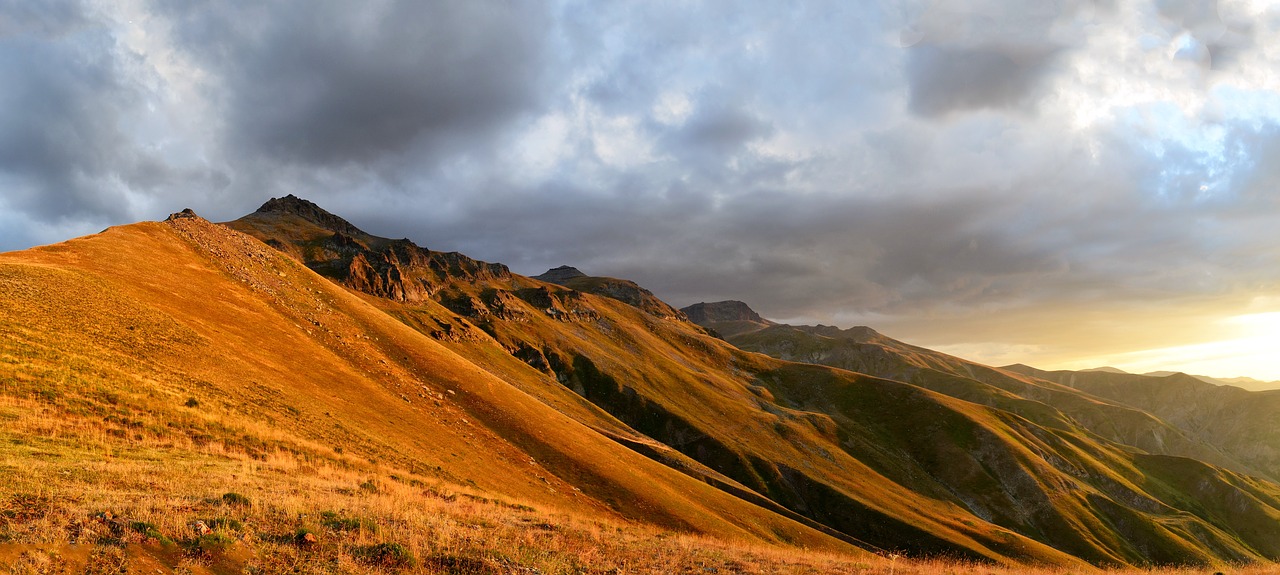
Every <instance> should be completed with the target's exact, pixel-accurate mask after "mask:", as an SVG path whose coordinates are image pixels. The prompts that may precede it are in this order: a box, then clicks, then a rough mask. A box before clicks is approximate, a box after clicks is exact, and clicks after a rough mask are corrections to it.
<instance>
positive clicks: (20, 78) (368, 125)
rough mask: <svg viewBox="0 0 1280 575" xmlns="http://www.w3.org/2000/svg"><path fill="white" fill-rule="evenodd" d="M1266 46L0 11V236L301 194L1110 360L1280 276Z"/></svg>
mask: <svg viewBox="0 0 1280 575" xmlns="http://www.w3.org/2000/svg"><path fill="white" fill-rule="evenodd" d="M1278 45H1280V12H1277V11H1276V10H1274V9H1271V8H1269V7H1267V6H1264V5H1262V4H1260V3H1253V2H1246V1H1243V0H1239V1H1236V0H1220V1H1218V2H1212V1H1205V0H1161V1H1159V2H1154V3H1128V2H1103V1H1089V0H1063V1H1060V2H1014V1H1012V0H963V1H962V0H936V1H934V0H929V1H925V0H922V1H913V2H893V3H889V2H882V3H874V2H873V3H849V2H808V3H804V4H802V5H787V4H783V3H770V2H758V3H739V4H734V5H728V4H723V3H716V2H690V3H678V4H668V3H599V2H582V1H578V0H563V1H560V2H552V3H496V4H495V3H468V2H434V3H417V2H408V1H399V0H377V1H374V2H369V3H361V4H352V3H348V2H338V1H336V0H333V1H319V2H304V1H302V0H279V1H275V2H249V1H233V2H179V1H177V0H120V1H118V2H102V3H90V4H82V3H79V2H71V1H58V2H45V3H23V2H12V1H5V0H0V104H3V106H0V128H2V129H0V186H3V187H2V188H0V189H2V190H3V191H0V205H3V209H4V214H5V215H4V217H3V218H2V219H3V220H4V221H3V222H0V223H2V224H3V227H4V231H3V233H0V246H2V247H3V248H6V249H7V248H18V247H24V246H25V245H29V244H31V243H34V242H42V241H53V240H56V239H59V237H60V236H57V235H55V232H56V233H57V234H65V235H72V234H73V233H77V232H78V233H86V232H92V231H97V229H100V228H101V227H102V226H103V225H105V224H108V223H126V222H129V221H133V220H136V219H140V218H142V217H149V218H158V217H163V216H164V214H167V213H168V212H171V211H175V210H177V209H180V208H182V207H188V206H190V207H193V208H195V209H196V210H197V211H199V212H201V213H202V214H205V215H207V216H209V217H213V218H215V219H218V218H228V219H229V218H234V217H237V216H239V215H241V214H243V213H247V212H249V211H251V210H253V209H254V208H256V207H257V206H258V205H259V204H261V202H262V201H264V200H265V199H266V197H268V196H273V195H274V196H279V195H283V194H286V193H295V194H298V195H301V196H304V197H308V198H309V199H312V200H314V201H316V202H318V203H320V204H321V205H322V206H325V207H326V208H328V209H330V210H332V211H334V212H337V213H339V214H341V215H343V216H344V217H346V218H348V219H349V220H351V221H353V222H354V223H356V224H357V225H359V226H361V227H364V228H366V229H368V230H369V231H371V232H374V233H379V234H382V235H388V236H395V237H409V238H412V239H414V240H415V241H418V242H420V243H423V244H425V245H427V246H428V247H432V248H436V249H443V250H459V251H463V252H464V253H468V254H469V255H472V256H474V257H478V258H482V259H486V260H490V261H501V262H503V263H507V264H509V265H511V266H512V267H513V268H515V269H516V270H517V271H522V272H527V273H531V274H533V273H539V272H541V271H543V270H544V269H546V268H548V267H552V266H555V265H560V264H571V265H576V266H579V267H581V268H582V269H584V270H586V271H587V272H588V273H598V274H604V275H613V276H619V277H627V278H630V279H634V280H637V281H639V282H640V283H642V284H644V285H646V287H649V288H651V289H653V290H654V291H655V292H657V293H658V295H660V296H662V297H665V298H667V299H669V300H671V302H672V303H676V304H687V303H693V302H696V301H699V300H712V299H722V298H735V299H743V300H746V301H749V302H751V303H752V305H754V306H756V307H757V308H758V309H759V311H761V312H763V313H765V315H767V316H770V317H774V318H778V319H788V318H790V319H797V318H798V319H804V318H808V319H810V320H816V321H827V322H838V323H842V324H848V323H874V324H876V325H877V326H889V327H891V328H901V329H903V330H904V331H903V332H900V333H895V334H894V335H900V336H902V337H907V338H909V339H910V338H913V337H918V338H925V339H927V338H929V337H933V336H938V337H942V336H943V335H945V337H946V338H950V339H947V340H946V341H941V340H939V339H937V338H936V337H935V338H933V339H929V340H928V341H929V342H930V343H953V344H956V345H960V344H972V345H971V346H970V348H972V349H980V348H981V349H989V350H996V349H1015V350H1029V349H1034V350H1039V351H1038V352H1037V353H1043V354H1052V353H1055V351H1054V350H1055V349H1061V348H1062V346H1065V345H1066V344H1065V343H1063V341H1065V340H1057V343H1055V340H1054V339H1053V337H1052V336H1053V334H1055V333H1058V332H1064V329H1065V328H1062V327H1061V325H1062V324H1063V323H1066V322H1070V321H1075V320H1076V319H1079V318H1087V323H1088V324H1089V326H1090V327H1089V328H1087V329H1086V328H1084V327H1080V328H1073V329H1072V330H1066V331H1069V332H1070V333H1069V336H1070V337H1071V338H1075V340H1074V341H1077V342H1079V341H1085V340H1088V341H1109V342H1115V341H1123V338H1119V339H1117V338H1112V339H1108V338H1105V337H1102V336H1100V335H1096V334H1093V335H1091V334H1090V329H1094V330H1095V331H1096V332H1097V333H1099V334H1100V333H1103V332H1106V333H1112V334H1120V333H1122V334H1123V335H1124V336H1125V337H1127V338H1128V339H1131V340H1134V341H1136V340H1137V339H1140V334H1137V333H1136V332H1132V331H1125V330H1123V329H1121V328H1118V327H1117V325H1118V324H1119V323H1123V322H1120V321H1119V320H1114V319H1111V318H1113V317H1121V316H1123V317H1132V318H1136V319H1134V321H1142V322H1154V323H1152V325H1160V326H1164V327H1167V328H1169V329H1163V330H1162V331H1165V332H1170V333H1172V331H1174V330H1173V329H1172V327H1171V326H1173V324H1169V323H1165V324H1161V323H1159V321H1158V318H1159V317H1161V315H1160V314H1161V313H1165V314H1166V315H1169V314H1173V315H1177V314H1175V313H1174V312H1175V311H1176V310H1177V309H1181V307H1180V306H1185V305H1189V304H1188V303H1187V302H1196V304H1195V307H1196V310H1197V313H1196V314H1192V315H1188V316H1186V319H1185V320H1180V321H1181V323H1178V324H1177V325H1178V326H1180V328H1184V327H1186V326H1188V325H1192V324H1193V323H1194V322H1195V321H1198V318H1203V317H1206V315H1205V314H1208V313H1209V312H1208V311H1207V310H1208V309H1209V307H1210V305H1209V303H1205V302H1218V303H1215V304H1214V305H1219V304H1221V305H1226V304H1225V303H1222V302H1228V301H1234V300H1243V299H1247V298H1249V297H1251V296H1252V295H1253V294H1256V293H1259V292H1260V291H1265V290H1267V289H1272V288H1274V287H1277V286H1280V272H1275V271H1272V270H1280V254H1277V253H1276V252H1275V250H1274V249H1272V248H1271V247H1270V246H1269V245H1268V241H1267V238H1269V237H1270V234H1269V231H1270V230H1271V229H1274V226H1275V225H1276V224H1277V223H1280V222H1277V219H1278V217H1280V211H1278V210H1277V205H1276V200H1275V197H1276V196H1275V194H1273V193H1271V190H1273V189H1274V188H1275V185H1276V182H1277V181H1280V172H1277V170H1275V169H1274V168H1273V166H1275V165H1277V163H1276V162H1275V161H1274V160H1275V157H1276V155H1277V153H1280V152H1278V151H1277V150H1280V144H1278V143H1277V142H1278V141H1280V139H1278V138H1277V136H1276V134H1277V128H1276V126H1280V96H1277V95H1276V94H1280V78H1277V77H1276V76H1275V75H1274V74H1271V73H1270V72H1269V70H1272V69H1274V67H1275V65H1276V62H1277V61H1278V60H1280V51H1277V50H1276V49H1275V48H1274V47H1275V46H1278ZM1233 298H1234V300H1233ZM1064 310H1065V311H1064ZM1089 310H1094V311H1093V312H1090V311H1089ZM1134 310H1141V311H1134ZM1180 317H1181V316H1180ZM1082 321H1083V320H1082ZM1055 326H1056V327H1055ZM1064 333H1065V332H1064ZM931 334H932V335H931ZM939 334H942V335H939ZM1063 337H1067V336H1063ZM1166 343H1168V342H1166ZM1174 343H1176V342H1174ZM1170 345H1173V344H1172V343H1170ZM975 346H976V347H975ZM1055 346H1056V347H1055ZM956 349H960V348H956ZM1076 349H1083V348H1079V347H1078V348H1076ZM1045 356H1046V357H1047V356H1048V355H1045Z"/></svg>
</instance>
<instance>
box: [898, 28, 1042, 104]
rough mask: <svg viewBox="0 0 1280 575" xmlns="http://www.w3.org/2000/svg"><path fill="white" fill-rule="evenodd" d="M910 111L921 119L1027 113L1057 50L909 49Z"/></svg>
mask: <svg viewBox="0 0 1280 575" xmlns="http://www.w3.org/2000/svg"><path fill="white" fill-rule="evenodd" d="M910 52H911V56H910V59H909V64H908V68H907V78H908V81H909V82H910V85H911V98H910V101H909V104H908V106H909V107H910V109H911V111H912V112H915V113H917V114H920V115H922V116H941V115H945V114H947V113H948V112H953V111H958V110H980V109H984V108H1029V107H1030V104H1031V103H1033V102H1034V100H1035V96H1036V92H1037V90H1038V89H1039V88H1040V80H1041V78H1043V77H1044V76H1045V75H1046V74H1047V73H1048V71H1049V67H1050V65H1051V64H1052V63H1053V61H1054V59H1055V56H1056V55H1057V50H1054V49H1052V48H1046V47H1038V48H1027V47H1013V48H1003V47H990V48H948V47H942V46H934V45H927V44H917V45H916V46H913V47H912V48H911V49H910Z"/></svg>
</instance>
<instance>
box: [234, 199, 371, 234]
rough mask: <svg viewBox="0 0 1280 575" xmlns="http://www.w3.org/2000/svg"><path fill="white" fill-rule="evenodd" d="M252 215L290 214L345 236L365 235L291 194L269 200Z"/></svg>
mask: <svg viewBox="0 0 1280 575" xmlns="http://www.w3.org/2000/svg"><path fill="white" fill-rule="evenodd" d="M254 213H255V214H259V215H267V214H292V215H295V216H298V217H300V218H302V219H304V220H307V221H309V222H311V223H313V224H316V225H318V226H320V227H322V228H326V229H329V230H332V231H335V232H342V233H344V234H347V235H366V234H365V233H364V232H363V231H361V230H360V228H357V227H355V226H354V225H351V222H348V221H347V220H344V219H342V218H340V217H338V216H335V215H333V214H331V213H329V212H328V211H326V210H325V209H324V208H321V207H320V206H318V205H316V204H315V203H314V202H311V201H309V200H304V199H302V198H299V197H298V196H295V195H293V194H289V195H287V196H285V197H283V198H271V199H270V200H267V201H266V203H264V204H262V207H260V208H258V211H256V212H254Z"/></svg>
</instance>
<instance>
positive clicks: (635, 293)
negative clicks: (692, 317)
mask: <svg viewBox="0 0 1280 575" xmlns="http://www.w3.org/2000/svg"><path fill="white" fill-rule="evenodd" d="M533 279H536V280H539V281H544V282H547V283H553V284H556V285H562V286H565V287H567V288H571V289H575V290H578V291H582V292H587V293H590V294H595V295H598V296H604V297H607V298H610V299H616V300H618V301H620V302H623V303H625V304H627V305H630V306H632V307H636V308H640V309H641V310H643V311H644V312H645V313H648V314H649V315H653V316H656V317H660V318H663V319H673V320H681V321H683V320H686V319H688V318H686V317H685V315H684V313H683V312H681V311H680V310H677V309H676V308H674V307H671V306H670V305H668V304H667V302H664V301H662V300H660V299H658V296H655V295H653V292H651V291H649V290H647V289H644V288H643V287H640V284H637V283H636V282H633V281H631V280H623V279H618V278H611V277H596V276H589V275H587V274H584V273H582V271H580V270H579V269H578V268H575V267H570V266H560V267H558V268H552V269H549V270H547V271H546V272H545V273H542V274H540V275H536V276H533Z"/></svg>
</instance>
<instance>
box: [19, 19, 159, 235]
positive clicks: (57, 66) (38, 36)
mask: <svg viewBox="0 0 1280 575" xmlns="http://www.w3.org/2000/svg"><path fill="white" fill-rule="evenodd" d="M0 11H2V12H3V16H0V79H2V80H0V175H2V176H3V181H4V183H5V190H4V194H3V196H0V204H2V205H5V207H6V208H7V209H9V210H17V211H20V212H23V213H26V214H28V215H29V216H30V217H32V218H36V219H40V220H54V219H59V218H68V217H87V216H95V217H100V218H106V219H120V218H123V217H125V216H126V215H127V214H128V211H127V203H125V202H122V201H121V200H122V198H121V194H120V190H119V188H114V189H113V188H112V187H111V186H107V185H104V181H106V180H109V179H111V178H118V177H121V176H122V174H124V173H125V172H127V171H128V167H127V165H128V164H129V157H128V153H127V151H126V150H125V148H127V146H126V145H124V140H125V138H124V136H123V135H122V133H121V131H120V129H119V126H118V124H119V122H120V119H121V110H123V109H127V108H128V107H130V106H132V105H133V104H134V103H135V102H136V101H137V100H138V97H139V96H138V90H137V88H136V86H134V85H132V83H131V81H130V79H129V78H127V77H124V75H123V69H122V66H121V63H120V62H118V61H117V59H116V51H115V46H114V42H113V40H112V38H111V36H110V35H109V34H108V33H107V32H106V31H105V30H104V27H103V25H102V24H101V23H99V22H94V21H92V20H91V19H90V18H89V17H88V16H87V15H86V13H85V12H84V10H83V7H82V6H80V5H79V4H78V3H73V2H51V3H14V2H5V3H3V4H0Z"/></svg>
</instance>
